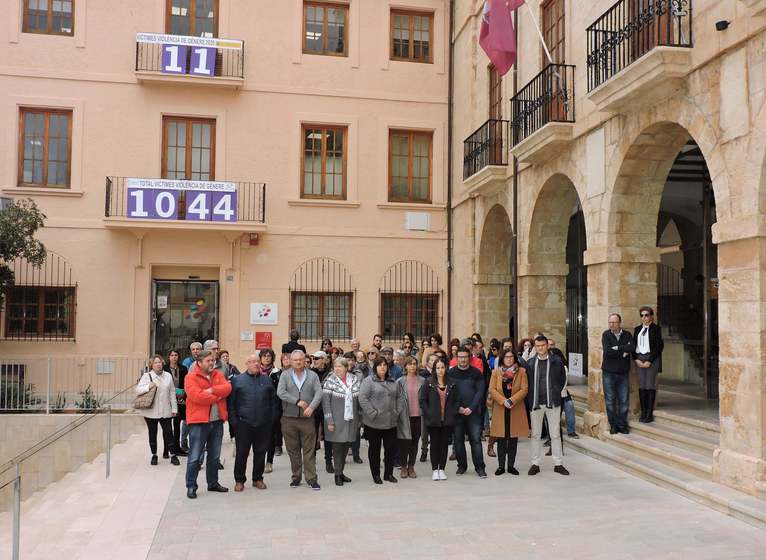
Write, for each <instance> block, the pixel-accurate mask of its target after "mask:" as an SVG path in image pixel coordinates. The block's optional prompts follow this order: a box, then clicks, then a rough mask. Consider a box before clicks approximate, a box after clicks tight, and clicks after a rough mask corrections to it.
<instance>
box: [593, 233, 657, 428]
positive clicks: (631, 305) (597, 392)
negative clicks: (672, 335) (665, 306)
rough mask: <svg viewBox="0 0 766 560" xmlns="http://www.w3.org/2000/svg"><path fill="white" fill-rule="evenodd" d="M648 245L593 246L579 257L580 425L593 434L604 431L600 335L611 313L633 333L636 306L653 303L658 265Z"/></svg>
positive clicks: (633, 398)
mask: <svg viewBox="0 0 766 560" xmlns="http://www.w3.org/2000/svg"><path fill="white" fill-rule="evenodd" d="M659 260H660V253H659V250H658V249H657V248H656V247H652V248H624V247H593V248H591V249H588V250H587V251H586V252H585V255H584V262H585V264H586V265H587V267H588V412H586V414H585V423H584V429H585V431H586V432H587V433H589V434H590V435H593V436H596V437H598V436H599V435H600V434H601V433H603V432H605V431H608V430H609V424H608V422H607V419H606V408H605V405H604V386H603V382H602V376H601V361H602V355H603V354H602V353H603V349H602V347H601V334H602V333H603V332H604V331H605V330H606V329H607V319H608V317H609V314H610V313H619V314H620V315H621V316H622V328H623V329H625V330H629V331H630V332H631V334H632V333H633V328H634V327H635V326H636V325H637V324H638V323H639V315H638V308H639V307H641V306H642V305H651V306H652V307H654V308H656V301H657V263H658V262H659ZM630 393H631V394H630V402H631V405H630V410H631V412H633V413H635V412H636V411H637V410H638V408H639V404H638V382H637V379H636V376H635V372H631V383H630Z"/></svg>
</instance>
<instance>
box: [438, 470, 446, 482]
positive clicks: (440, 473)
mask: <svg viewBox="0 0 766 560" xmlns="http://www.w3.org/2000/svg"><path fill="white" fill-rule="evenodd" d="M439 480H447V473H445V472H444V469H439Z"/></svg>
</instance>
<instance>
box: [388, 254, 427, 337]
mask: <svg viewBox="0 0 766 560" xmlns="http://www.w3.org/2000/svg"><path fill="white" fill-rule="evenodd" d="M440 296H441V291H440V290H439V277H438V276H437V275H436V272H434V270H433V269H432V268H431V267H430V266H428V265H427V264H425V263H422V262H419V261H412V260H409V261H400V262H398V263H396V264H395V265H393V266H392V267H391V268H389V269H388V270H387V271H386V273H385V274H384V275H383V279H382V280H381V286H380V332H381V334H382V335H383V338H384V339H387V340H388V339H396V338H400V337H401V336H402V335H403V334H404V333H405V332H410V333H412V334H413V335H414V336H415V337H416V338H423V337H428V336H430V335H432V334H433V333H435V332H439V324H440V321H439V310H440V308H439V304H440Z"/></svg>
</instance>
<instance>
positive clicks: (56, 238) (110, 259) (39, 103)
mask: <svg viewBox="0 0 766 560" xmlns="http://www.w3.org/2000/svg"><path fill="white" fill-rule="evenodd" d="M0 6H2V11H3V13H4V14H6V16H7V17H4V18H3V23H2V25H0V59H2V60H3V63H2V65H1V66H2V67H1V68H0V91H1V92H2V95H1V96H0V123H1V125H0V129H2V130H3V131H4V132H3V134H4V137H3V141H2V142H0V178H2V185H0V187H1V188H2V196H4V197H10V198H14V199H17V198H27V197H28V198H31V199H33V200H34V201H35V202H36V203H37V204H38V206H39V207H40V208H41V209H42V211H43V212H44V213H45V214H46V216H47V219H46V224H45V228H43V229H42V230H41V231H40V232H39V238H40V239H41V240H42V241H43V242H44V243H45V245H46V248H47V249H48V251H49V257H48V259H47V261H46V263H45V265H44V266H43V268H42V269H41V270H33V269H30V268H29V267H28V266H27V265H26V263H23V262H17V263H15V264H14V267H15V270H16V280H17V281H16V284H17V287H16V288H14V289H13V290H12V291H11V293H10V294H9V297H8V299H7V301H6V305H5V308H4V310H3V316H2V320H1V321H0V324H1V325H2V326H0V330H1V332H2V339H3V340H2V343H0V345H1V346H2V348H3V351H4V352H5V353H6V354H7V355H52V356H57V355H73V354H74V355H120V356H147V355H149V354H150V353H155V352H159V353H163V354H164V353H166V352H167V351H168V350H169V349H171V348H179V349H181V350H182V352H188V345H189V343H190V342H192V341H194V340H204V339H206V338H217V339H219V340H220V342H221V345H222V347H224V348H226V349H228V350H229V351H230V352H231V354H232V361H236V363H241V361H242V360H243V357H244V356H245V355H246V354H247V353H248V352H250V351H252V349H253V348H254V343H255V338H256V335H257V333H271V335H272V344H273V345H274V346H276V347H279V346H280V345H281V343H282V342H284V341H285V340H287V334H288V330H289V329H290V328H292V327H295V328H298V329H299V330H300V331H301V332H302V335H303V340H304V341H305V342H306V344H307V345H308V346H309V347H314V348H315V347H316V346H318V343H319V339H321V338H322V337H325V336H327V337H330V338H331V339H332V340H333V342H337V343H338V344H340V345H344V346H346V347H347V342H348V341H349V340H350V339H351V338H352V337H354V336H358V337H360V338H362V339H364V340H365V342H366V341H368V340H370V339H371V337H372V334H373V333H376V332H381V333H383V334H384V336H385V337H387V338H390V339H392V340H400V338H401V334H402V333H403V332H405V331H411V332H414V333H415V334H416V335H417V336H426V335H428V334H430V333H432V332H434V331H440V330H442V329H443V327H442V324H443V321H444V316H445V305H446V298H445V292H444V289H445V284H446V247H447V241H446V240H447V234H446V198H447V184H446V182H447V156H446V154H447V142H446V138H447V114H448V103H447V102H448V69H449V68H448V64H449V60H448V57H449V47H448V45H449V36H448V32H449V27H448V25H449V19H448V18H449V12H448V2H446V1H445V0H408V1H406V2H398V1H397V2H393V1H391V2H389V1H387V0H386V1H377V0H350V1H349V0H340V1H333V2H324V1H308V0H306V1H304V0H286V1H281V2H268V1H266V0H258V1H255V2H254V1H252V0H248V1H246V0H192V1H188V0H167V1H165V0H162V1H160V0H151V1H150V0H141V1H139V2H131V3H123V2H117V3H113V2H109V3H105V2H95V1H93V0H67V1H64V2H52V3H51V2H39V1H37V0H2V3H1V4H0ZM261 341H262V342H265V343H268V338H264V339H263V340H261ZM344 342H345V343H346V344H344Z"/></svg>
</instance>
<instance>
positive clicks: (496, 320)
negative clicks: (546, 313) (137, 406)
mask: <svg viewBox="0 0 766 560" xmlns="http://www.w3.org/2000/svg"><path fill="white" fill-rule="evenodd" d="M512 282H513V278H512V276H511V275H510V274H477V275H476V276H475V278H474V294H475V296H476V302H475V303H474V305H475V309H476V326H477V329H476V330H477V331H479V332H480V333H481V334H482V335H485V334H486V335H487V336H496V337H498V338H499V337H501V336H506V335H507V333H508V319H509V317H510V316H511V315H510V303H511V301H510V287H511V284H512ZM485 344H489V340H487V341H485Z"/></svg>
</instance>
